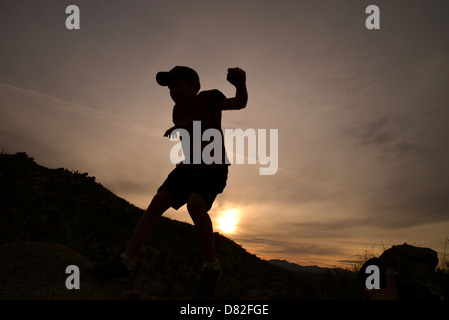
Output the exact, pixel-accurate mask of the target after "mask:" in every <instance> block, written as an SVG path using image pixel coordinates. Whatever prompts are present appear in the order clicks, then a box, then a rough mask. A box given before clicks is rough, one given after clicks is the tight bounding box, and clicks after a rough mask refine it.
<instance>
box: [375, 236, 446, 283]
mask: <svg viewBox="0 0 449 320" xmlns="http://www.w3.org/2000/svg"><path fill="white" fill-rule="evenodd" d="M379 258H380V259H381V260H382V261H383V262H384V263H385V264H386V265H387V266H390V267H392V268H393V269H394V270H395V271H396V272H398V273H399V274H401V275H402V276H404V277H406V278H410V279H417V280H426V279H428V277H429V276H431V275H433V274H434V273H435V268H436V267H437V265H438V254H437V252H436V251H434V250H432V249H429V248H420V247H414V246H411V245H408V244H406V243H404V244H403V245H397V246H392V247H391V248H390V249H387V250H385V251H384V252H383V253H382V255H381V256H380V257H379Z"/></svg>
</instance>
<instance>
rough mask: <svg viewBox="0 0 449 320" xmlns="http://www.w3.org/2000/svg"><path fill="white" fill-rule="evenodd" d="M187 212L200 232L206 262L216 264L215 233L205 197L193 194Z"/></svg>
mask: <svg viewBox="0 0 449 320" xmlns="http://www.w3.org/2000/svg"><path fill="white" fill-rule="evenodd" d="M187 210H188V211H189V214H190V217H191V218H192V220H193V223H194V225H195V228H196V230H197V232H198V237H199V240H200V244H201V247H202V249H203V253H204V262H205V263H213V262H215V261H216V260H215V248H214V232H213V227H212V221H211V219H210V217H209V214H208V213H207V205H206V202H205V201H204V199H203V197H201V196H200V195H199V194H197V193H192V194H191V195H190V196H189V199H188V201H187Z"/></svg>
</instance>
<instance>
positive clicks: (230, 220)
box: [217, 209, 239, 234]
mask: <svg viewBox="0 0 449 320" xmlns="http://www.w3.org/2000/svg"><path fill="white" fill-rule="evenodd" d="M238 213H239V212H238V210H237V209H228V210H224V211H223V212H222V213H221V215H220V216H219V217H218V219H217V222H218V228H219V229H220V231H221V232H223V233H225V234H232V233H234V232H235V231H236V229H237V224H238Z"/></svg>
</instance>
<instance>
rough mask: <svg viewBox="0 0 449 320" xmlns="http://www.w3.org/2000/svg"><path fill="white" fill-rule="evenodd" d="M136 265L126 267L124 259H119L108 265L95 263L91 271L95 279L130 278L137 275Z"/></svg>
mask: <svg viewBox="0 0 449 320" xmlns="http://www.w3.org/2000/svg"><path fill="white" fill-rule="evenodd" d="M135 269H136V268H135V264H134V263H132V264H131V265H130V266H126V265H125V264H124V263H123V262H122V258H120V257H117V258H116V259H115V260H113V261H111V262H106V263H94V264H93V265H92V266H91V267H90V271H91V273H92V274H93V276H94V277H95V278H99V279H104V280H108V279H113V278H130V277H131V276H132V275H133V274H134V273H135V271H136V270H135Z"/></svg>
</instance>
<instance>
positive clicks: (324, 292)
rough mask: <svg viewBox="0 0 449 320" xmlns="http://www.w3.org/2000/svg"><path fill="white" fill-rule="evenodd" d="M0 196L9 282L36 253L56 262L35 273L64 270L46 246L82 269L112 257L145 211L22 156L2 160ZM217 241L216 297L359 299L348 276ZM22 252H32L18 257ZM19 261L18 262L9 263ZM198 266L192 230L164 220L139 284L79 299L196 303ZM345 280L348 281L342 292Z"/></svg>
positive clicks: (145, 254) (80, 176) (0, 241)
mask: <svg viewBox="0 0 449 320" xmlns="http://www.w3.org/2000/svg"><path fill="white" fill-rule="evenodd" d="M0 199H1V202H0V203H1V207H0V246H1V247H0V250H1V251H0V256H1V257H2V258H5V260H4V261H7V262H8V263H9V265H8V266H9V267H8V268H10V269H9V271H8V272H9V276H8V277H10V278H5V277H6V275H4V274H3V275H2V277H3V279H0V280H2V281H4V282H6V281H9V282H11V281H16V282H17V283H19V282H20V281H19V280H20V279H12V278H11V277H19V276H20V274H21V273H14V272H13V271H11V270H14V268H15V267H17V266H21V265H23V266H24V265H26V263H27V261H26V260H29V261H31V260H32V261H36V262H35V263H34V264H40V263H42V259H38V257H37V256H39V253H38V252H39V250H41V251H42V253H41V254H40V255H41V256H44V255H48V256H49V257H50V258H48V259H47V260H55V261H46V265H42V266H40V265H38V266H35V267H36V270H42V269H43V268H50V267H51V266H56V265H59V266H60V267H61V268H62V266H61V261H62V260H61V261H59V260H60V259H61V258H60V257H59V256H58V255H54V254H50V253H48V252H51V251H52V250H53V249H49V246H52V245H57V246H61V247H58V248H59V249H57V250H62V251H63V252H65V254H68V255H70V252H72V251H73V253H74V254H75V255H79V256H80V257H78V258H79V259H81V260H80V261H84V262H80V263H83V265H85V264H86V263H89V262H93V261H104V260H105V259H110V258H111V257H114V256H116V255H117V254H119V253H120V252H121V250H122V249H123V248H124V247H125V246H126V243H127V240H128V238H129V237H130V235H131V234H132V231H133V229H134V227H135V225H136V223H137V221H138V219H139V217H140V215H141V214H142V213H143V211H142V210H141V209H139V208H137V207H135V206H133V205H132V204H130V203H128V202H127V201H126V200H124V199H122V198H120V197H117V196H116V195H114V194H113V193H112V192H110V191H109V190H107V189H106V188H104V187H103V186H102V185H101V184H100V183H98V182H96V181H95V178H94V177H90V176H89V175H88V174H87V173H79V172H77V171H74V172H73V171H70V170H68V169H64V168H59V169H48V168H45V167H43V166H40V165H38V164H37V163H36V162H35V161H34V160H33V158H30V157H29V156H28V155H27V154H25V153H17V154H14V155H8V154H1V155H0ZM215 241H216V251H217V257H218V258H219V259H220V262H221V264H222V268H223V276H222V280H221V282H220V286H219V288H218V291H217V293H216V294H215V296H214V298H215V299H335V298H347V299H354V298H356V299H358V298H361V288H360V286H359V283H358V282H357V280H356V279H355V276H354V275H353V274H351V273H349V272H343V271H341V272H338V273H333V274H330V273H325V274H312V273H305V272H299V273H298V272H290V271H288V270H285V269H283V268H280V267H278V266H274V265H272V264H271V263H269V262H268V261H264V260H261V259H259V258H258V257H256V256H255V255H253V254H250V253H248V252H247V251H246V250H244V249H243V248H242V247H241V246H239V245H238V244H236V243H235V242H233V241H231V240H230V239H228V238H226V237H224V236H222V235H220V234H218V233H216V234H215ZM20 248H22V250H23V252H28V253H24V254H17V252H19V251H20V250H19V249H20ZM30 248H33V249H30ZM61 248H64V249H61ZM33 252H34V255H35V257H34V258H36V259H35V260H33V256H32V253H33ZM65 254H62V256H64V255H65ZM30 255H31V256H30ZM11 257H12V258H11ZM6 258H7V259H6ZM78 258H77V259H78ZM14 259H17V261H12V260H14ZM21 259H22V260H21ZM30 259H31V260H30ZM83 259H84V260H83ZM2 260H3V259H2ZM29 261H28V263H29ZM39 261H41V262H39ZM58 261H59V262H58ZM201 261H202V258H201V252H200V249H199V244H198V241H197V236H196V232H195V230H194V227H193V226H192V225H190V224H187V223H183V222H179V221H175V220H170V219H168V218H164V217H163V218H162V220H161V222H160V224H159V227H158V229H157V230H156V232H155V234H154V235H153V236H152V237H151V238H150V240H149V241H148V242H147V244H146V245H145V247H144V248H143V250H142V251H141V253H140V255H139V256H138V262H139V263H140V272H139V274H138V276H137V279H135V280H134V281H133V282H132V283H131V282H127V281H126V280H123V279H122V280H120V281H119V280H117V281H115V282H114V281H112V282H111V281H109V282H104V283H99V284H98V285H101V286H103V287H105V288H107V290H108V293H107V294H104V293H101V294H100V292H97V293H98V295H97V296H96V295H92V292H91V294H90V295H86V296H83V295H82V293H81V294H79V296H78V297H77V298H80V299H83V298H84V299H90V298H91V297H92V296H93V297H99V296H102V297H106V298H117V297H120V294H123V292H124V291H127V292H129V290H133V292H134V294H135V292H136V291H138V292H142V293H143V294H146V295H149V296H151V297H157V298H159V299H192V298H193V293H194V292H195V287H196V284H197V281H198V278H199V273H200V269H201ZM3 268H7V266H3ZM17 268H18V267H17ZM24 268H25V267H24ZM58 270H59V269H58ZM54 272H56V270H55V271H54ZM58 272H59V271H58ZM61 272H62V273H64V270H62V271H61ZM22 275H23V274H22ZM65 276H66V275H64V277H65ZM27 281H29V279H28V280H27ZM92 281H93V280H92ZM341 283H344V284H345V285H344V288H343V289H344V290H342V288H341V286H340V284H341ZM61 285H62V286H63V284H61ZM6 288H7V286H3V289H1V288H0V291H1V292H0V298H2V299H5V298H6V299H8V298H13V299H17V298H19V299H20V297H21V295H20V292H18V291H17V290H15V293H14V295H10V294H9V293H8V292H5V290H7V289H6ZM47 289H48V288H47ZM25 290H26V288H24V292H23V297H27V299H28V298H32V297H30V296H29V295H28V296H27V295H25ZM92 290H94V289H92ZM80 291H82V290H80ZM50 292H51V290H50ZM40 298H42V297H40ZM53 298H55V299H58V297H57V296H54V297H53V296H52V295H51V294H50V295H49V296H46V297H45V299H53Z"/></svg>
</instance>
